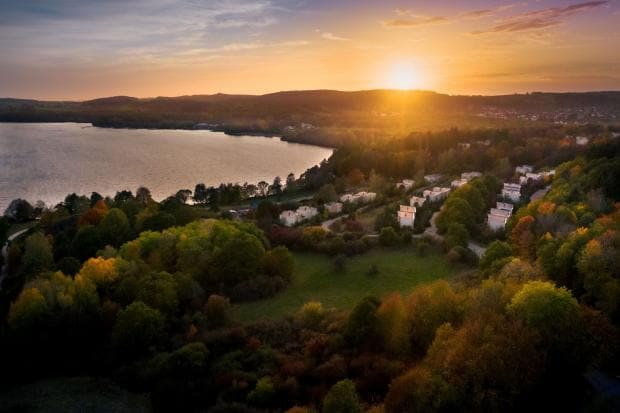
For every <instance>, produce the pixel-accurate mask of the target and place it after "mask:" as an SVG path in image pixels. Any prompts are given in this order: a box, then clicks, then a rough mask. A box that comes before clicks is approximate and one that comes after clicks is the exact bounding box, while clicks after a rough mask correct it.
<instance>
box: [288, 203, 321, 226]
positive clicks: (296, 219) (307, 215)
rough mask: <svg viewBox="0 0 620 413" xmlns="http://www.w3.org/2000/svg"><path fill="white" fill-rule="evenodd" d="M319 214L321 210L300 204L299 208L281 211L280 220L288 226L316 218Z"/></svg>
mask: <svg viewBox="0 0 620 413" xmlns="http://www.w3.org/2000/svg"><path fill="white" fill-rule="evenodd" d="M318 214H319V211H318V210H317V209H316V208H315V207H311V206H306V205H304V206H300V207H299V208H297V210H295V211H292V210H286V211H282V212H281V213H280V222H281V223H282V224H284V225H286V226H287V227H292V226H293V225H296V224H298V223H300V222H303V221H307V220H309V219H312V218H314V217H315V216H317V215H318Z"/></svg>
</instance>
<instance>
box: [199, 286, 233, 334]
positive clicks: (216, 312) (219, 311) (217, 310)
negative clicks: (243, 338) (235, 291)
mask: <svg viewBox="0 0 620 413" xmlns="http://www.w3.org/2000/svg"><path fill="white" fill-rule="evenodd" d="M203 312H204V315H205V318H206V321H207V325H208V326H209V327H210V328H217V327H222V326H225V325H227V324H228V323H229V322H230V300H229V299H228V298H226V297H222V296H221V295H216V294H213V295H211V296H209V299H208V300H207V303H206V304H205V306H204V310H203Z"/></svg>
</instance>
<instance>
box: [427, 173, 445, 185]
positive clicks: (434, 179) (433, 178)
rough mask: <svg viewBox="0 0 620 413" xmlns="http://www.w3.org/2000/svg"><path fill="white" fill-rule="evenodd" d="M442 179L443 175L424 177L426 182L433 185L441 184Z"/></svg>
mask: <svg viewBox="0 0 620 413" xmlns="http://www.w3.org/2000/svg"><path fill="white" fill-rule="evenodd" d="M441 178H442V176H441V174H430V175H424V180H425V181H426V182H428V183H431V184H434V183H435V182H439V181H440V180H441Z"/></svg>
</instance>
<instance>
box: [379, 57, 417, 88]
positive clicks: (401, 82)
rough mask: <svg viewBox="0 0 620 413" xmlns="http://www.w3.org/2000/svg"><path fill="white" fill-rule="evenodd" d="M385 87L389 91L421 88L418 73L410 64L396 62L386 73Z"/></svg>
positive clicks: (413, 65)
mask: <svg viewBox="0 0 620 413" xmlns="http://www.w3.org/2000/svg"><path fill="white" fill-rule="evenodd" d="M385 85H386V86H387V87H388V88H390V89H401V90H408V89H420V88H422V87H423V85H422V79H421V77H420V72H419V70H417V68H416V66H415V64H413V63H412V62H398V63H395V64H393V65H392V66H391V67H390V68H389V69H388V71H387V75H386V79H385Z"/></svg>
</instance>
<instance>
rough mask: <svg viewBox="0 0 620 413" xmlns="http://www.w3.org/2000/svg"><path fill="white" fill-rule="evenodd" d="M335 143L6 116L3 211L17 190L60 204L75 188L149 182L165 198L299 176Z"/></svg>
mask: <svg viewBox="0 0 620 413" xmlns="http://www.w3.org/2000/svg"><path fill="white" fill-rule="evenodd" d="M331 153H332V150H331V149H327V148H321V147H317V146H311V145H302V144H296V143H288V142H283V141H281V140H280V139H279V138H267V137H256V136H228V135H226V134H224V133H221V132H211V131H204V130H200V131H187V130H145V129H137V130H136V129H107V128H95V127H92V126H90V124H78V123H0V214H1V213H2V212H4V209H5V208H6V207H7V206H8V204H9V203H10V202H11V200H13V199H15V198H24V199H27V200H28V201H30V202H33V203H34V202H35V201H37V200H42V201H44V202H45V203H46V204H55V203H57V202H59V201H61V200H62V199H64V197H65V196H66V195H67V194H68V193H71V192H76V193H78V194H84V195H87V196H89V195H90V193H91V192H93V191H95V192H99V193H100V194H102V195H104V196H105V195H114V194H115V193H116V191H118V190H121V189H129V190H132V191H134V192H135V190H136V188H138V187H139V186H142V185H143V186H146V187H147V188H149V189H150V190H151V193H152V194H153V197H154V198H155V199H157V200H161V199H163V198H165V197H167V196H169V195H171V194H173V193H176V191H177V190H179V189H183V188H187V189H191V190H193V189H194V186H195V185H196V184H197V183H200V182H203V183H205V184H206V185H207V186H209V185H219V184H220V183H222V182H233V183H235V182H238V183H244V182H248V183H254V184H255V183H257V182H259V181H261V180H264V181H267V182H269V183H271V182H273V178H274V177H276V176H280V177H281V178H282V180H285V179H286V176H287V175H288V174H289V173H290V172H293V173H294V174H295V176H296V177H298V176H299V174H301V173H302V172H304V171H305V170H306V169H308V168H310V167H312V166H313V165H316V164H318V163H319V162H321V161H322V160H323V159H325V158H328V157H329V156H330V155H331Z"/></svg>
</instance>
